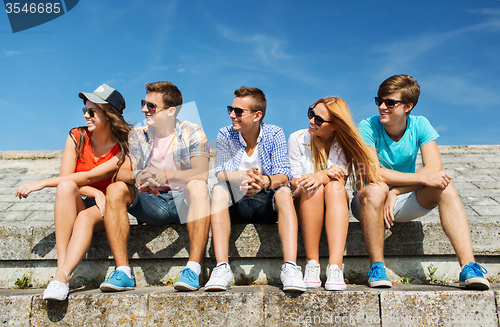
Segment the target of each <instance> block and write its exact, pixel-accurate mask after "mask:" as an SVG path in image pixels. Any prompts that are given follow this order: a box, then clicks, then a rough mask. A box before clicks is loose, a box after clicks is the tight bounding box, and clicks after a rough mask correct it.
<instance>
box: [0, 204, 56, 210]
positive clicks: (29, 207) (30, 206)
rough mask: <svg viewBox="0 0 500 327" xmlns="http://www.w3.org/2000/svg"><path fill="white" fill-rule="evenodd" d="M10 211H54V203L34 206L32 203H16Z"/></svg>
mask: <svg viewBox="0 0 500 327" xmlns="http://www.w3.org/2000/svg"><path fill="white" fill-rule="evenodd" d="M8 210H9V211H22V210H37V211H53V210H54V203H47V202H41V203H36V204H33V203H30V202H19V203H14V204H13V205H12V206H10V207H9V209H8Z"/></svg>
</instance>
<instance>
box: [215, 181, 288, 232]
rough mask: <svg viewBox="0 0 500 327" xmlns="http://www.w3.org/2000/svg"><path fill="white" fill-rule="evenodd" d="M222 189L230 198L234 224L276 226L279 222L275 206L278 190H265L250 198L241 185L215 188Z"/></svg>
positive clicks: (216, 185) (224, 185)
mask: <svg viewBox="0 0 500 327" xmlns="http://www.w3.org/2000/svg"><path fill="white" fill-rule="evenodd" d="M218 186H220V187H222V188H224V189H225V190H226V191H227V192H228V193H229V197H230V206H229V216H230V217H231V223H233V224H253V223H260V224H275V223H276V222H277V221H278V211H277V210H276V208H275V205H274V195H275V194H276V191H278V190H279V189H280V188H281V187H288V188H289V186H280V187H278V188H277V189H272V190H271V189H264V190H262V191H260V192H259V193H257V194H255V195H252V196H248V195H244V193H243V192H241V191H240V189H239V184H233V183H229V182H219V183H217V184H215V185H214V188H215V187H218Z"/></svg>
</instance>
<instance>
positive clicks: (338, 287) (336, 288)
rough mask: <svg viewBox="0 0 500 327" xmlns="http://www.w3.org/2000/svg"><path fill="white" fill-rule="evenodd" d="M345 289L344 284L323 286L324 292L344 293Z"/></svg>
mask: <svg viewBox="0 0 500 327" xmlns="http://www.w3.org/2000/svg"><path fill="white" fill-rule="evenodd" d="M346 288H347V286H346V284H333V285H328V284H325V290H327V291H344V290H345V289H346Z"/></svg>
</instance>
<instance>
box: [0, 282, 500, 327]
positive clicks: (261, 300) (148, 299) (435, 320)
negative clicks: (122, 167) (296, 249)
mask: <svg viewBox="0 0 500 327" xmlns="http://www.w3.org/2000/svg"><path fill="white" fill-rule="evenodd" d="M499 291H500V288H499V287H495V288H494V289H493V290H492V291H485V292H479V291H465V290H462V289H459V288H457V287H454V286H448V287H444V286H433V285H427V286H418V285H396V286H394V287H393V288H392V289H386V290H375V289H370V288H367V287H365V286H350V285H349V286H348V287H347V290H346V291H343V292H328V291H324V290H323V289H318V290H308V291H307V292H304V293H302V294H294V293H288V292H283V291H281V290H280V288H279V287H272V286H239V287H237V286H234V287H232V288H231V290H230V291H228V292H221V293H207V292H204V291H203V290H199V291H196V292H190V293H182V292H176V291H174V290H173V288H172V287H147V288H136V289H135V290H132V291H128V292H121V293H102V292H100V291H99V290H74V291H71V292H70V294H69V297H68V300H66V301H61V302H55V301H44V300H42V298H41V294H42V290H38V291H34V290H0V298H1V299H2V300H3V305H2V306H0V316H1V317H2V322H3V323H5V324H8V325H10V326H45V325H53V324H61V325H69V326H71V325H81V324H84V325H107V326H118V325H120V326H122V325H128V326H136V325H137V326H158V325H174V326H176V325H188V324H189V325H195V326H214V325H215V326H236V325H237V326H293V325H301V326H314V325H318V324H321V325H325V326H333V325H340V324H345V325H356V326H358V325H360V326H401V325H421V326H448V325H457V324H460V323H461V322H464V321H466V319H469V323H466V324H468V325H481V326H498V311H499V308H498V305H497V304H496V303H497V302H496V299H498V297H499V296H500V292H499ZM405 319H406V320H405ZM454 319H455V320H454ZM460 319H463V320H462V321H461V320H460Z"/></svg>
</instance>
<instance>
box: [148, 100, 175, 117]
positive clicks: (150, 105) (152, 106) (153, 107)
mask: <svg viewBox="0 0 500 327" xmlns="http://www.w3.org/2000/svg"><path fill="white" fill-rule="evenodd" d="M144 106H146V108H147V109H148V111H149V112H150V113H152V114H154V113H157V112H158V111H157V110H156V109H163V108H170V106H163V107H158V106H156V104H155V103H153V102H147V101H146V100H141V107H142V108H144Z"/></svg>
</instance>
